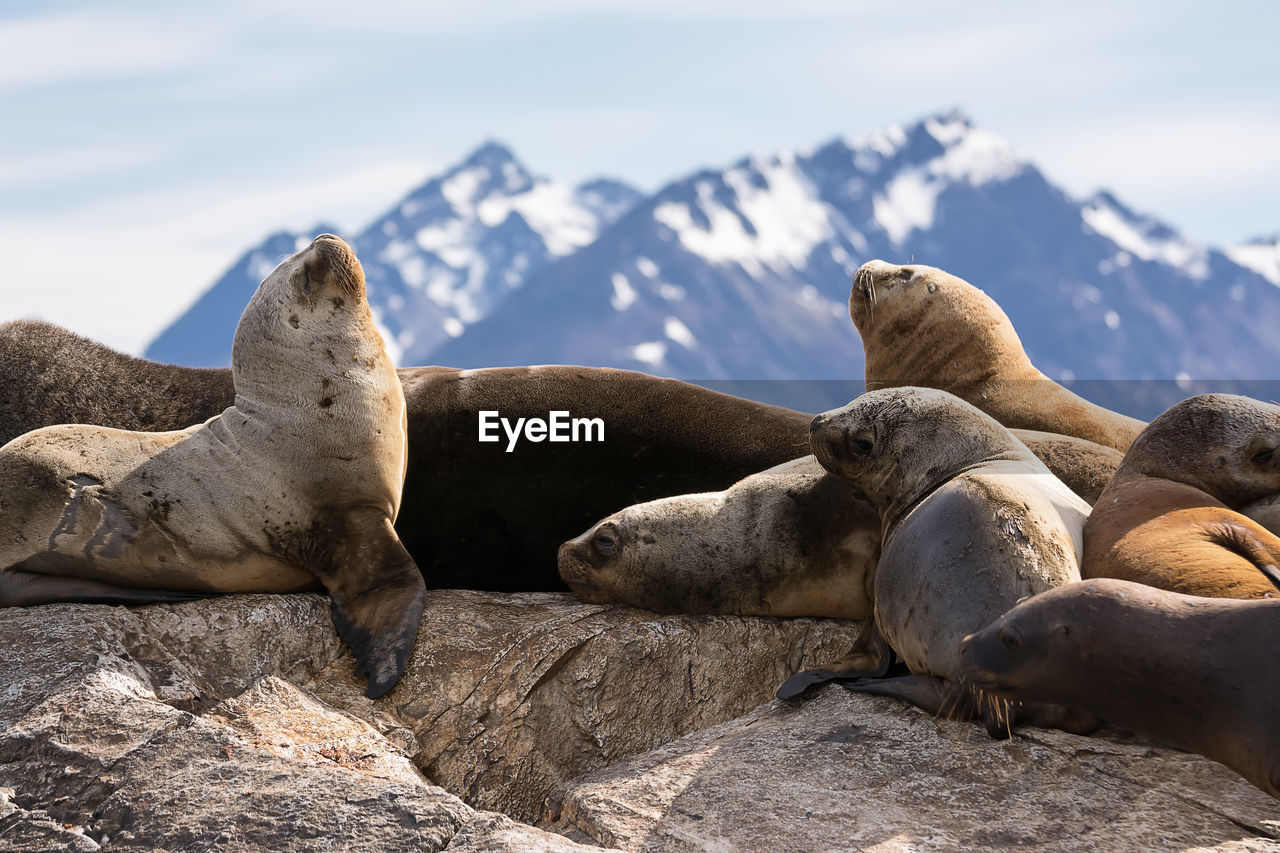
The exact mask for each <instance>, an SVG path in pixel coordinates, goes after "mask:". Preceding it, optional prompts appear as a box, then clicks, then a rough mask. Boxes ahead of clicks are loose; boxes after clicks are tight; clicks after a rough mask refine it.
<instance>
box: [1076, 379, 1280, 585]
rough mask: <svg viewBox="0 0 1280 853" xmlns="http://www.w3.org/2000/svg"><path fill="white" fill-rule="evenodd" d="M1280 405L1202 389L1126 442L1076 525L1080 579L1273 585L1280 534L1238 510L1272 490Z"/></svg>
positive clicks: (1276, 479)
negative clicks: (1080, 537) (1080, 531)
mask: <svg viewBox="0 0 1280 853" xmlns="http://www.w3.org/2000/svg"><path fill="white" fill-rule="evenodd" d="M1277 447H1280V407H1277V406H1273V405H1270V404H1268V403H1262V402H1259V401H1257V400H1252V399H1250V398H1248V397H1238V396H1235V395H1232V394H1203V395H1200V396H1198V397H1191V398H1189V399H1186V400H1183V401H1182V402H1180V403H1178V404H1176V405H1174V406H1172V407H1170V408H1169V409H1168V411H1166V412H1165V413H1164V414H1162V415H1160V416H1159V417H1158V418H1156V419H1155V420H1154V421H1152V422H1151V425H1150V426H1148V427H1147V428H1146V429H1145V430H1143V432H1142V434H1141V435H1139V436H1138V438H1137V439H1136V440H1135V441H1134V443H1133V446H1132V447H1130V448H1129V452H1128V453H1126V454H1125V456H1124V461H1123V462H1121V464H1120V468H1119V469H1118V470H1117V471H1116V475H1115V477H1114V478H1113V479H1112V480H1111V482H1110V483H1109V484H1108V485H1107V488H1106V489H1105V490H1104V491H1103V493H1102V496H1101V497H1100V498H1099V499H1098V502H1097V504H1096V505H1095V506H1094V509H1093V513H1092V514H1091V515H1090V516H1089V522H1088V523H1087V524H1086V525H1085V529H1084V561H1083V563H1082V564H1081V573H1082V574H1083V576H1084V577H1086V578H1120V579H1121V580H1129V581H1135V582H1137V583H1144V584H1147V585H1149V586H1156V587H1160V588H1161V589H1167V590H1171V591H1173V592H1181V593H1184V594H1186V595H1202V596H1210V597H1220V598H1269V597H1274V596H1276V595H1277V593H1278V592H1280V568H1278V567H1280V538H1277V537H1276V536H1275V534H1273V533H1271V532H1270V531H1268V530H1267V529H1266V528H1264V527H1263V526H1262V525H1260V524H1258V523H1257V522H1256V521H1254V520H1253V519H1251V518H1249V517H1247V516H1245V515H1243V514H1242V513H1241V512H1238V511H1237V510H1238V509H1241V508H1244V507H1246V506H1247V505H1249V504H1252V503H1254V502H1255V501H1258V500H1259V499H1261V498H1265V497H1266V496H1269V495H1272V494H1274V493H1275V492H1277V491H1280V453H1276V449H1277Z"/></svg>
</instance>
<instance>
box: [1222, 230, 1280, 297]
mask: <svg viewBox="0 0 1280 853" xmlns="http://www.w3.org/2000/svg"><path fill="white" fill-rule="evenodd" d="M1224 251H1225V252H1226V254H1227V257H1229V258H1231V260H1233V261H1235V262H1236V263H1237V264H1239V265H1240V266H1242V267H1245V268H1247V269H1251V270H1253V271H1254V272H1256V273H1257V274H1258V275H1260V276H1262V277H1263V278H1265V279H1266V280H1267V281H1269V282H1271V283H1272V284H1275V285H1280V234H1277V235H1276V236H1274V237H1259V238H1257V239H1254V240H1249V241H1247V242H1245V243H1241V244H1240V245H1238V246H1231V247H1229V248H1227V249H1225V250H1224Z"/></svg>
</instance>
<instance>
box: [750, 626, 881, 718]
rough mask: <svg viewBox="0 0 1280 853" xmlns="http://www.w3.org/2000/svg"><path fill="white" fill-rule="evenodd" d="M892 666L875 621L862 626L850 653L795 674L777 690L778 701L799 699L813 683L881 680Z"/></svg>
mask: <svg viewBox="0 0 1280 853" xmlns="http://www.w3.org/2000/svg"><path fill="white" fill-rule="evenodd" d="M892 663H893V649H891V648H889V644H888V643H886V642H885V640H884V637H882V636H880V630H879V629H878V628H876V621H875V619H868V620H867V621H866V622H864V623H862V631H861V632H860V633H859V634H858V639H856V640H854V641H853V648H851V649H850V650H849V653H848V654H847V655H845V656H844V657H842V658H841V659H840V660H838V661H836V662H835V663H828V664H824V665H822V666H819V667H816V668H814V669H806V670H805V671H803V672H797V673H796V674H795V675H793V676H791V677H790V678H788V679H787V680H786V681H784V682H783V683H782V686H781V687H779V688H778V692H777V694H776V695H777V697H778V698H779V699H791V698H792V697H794V696H799V695H800V694H801V693H803V692H804V691H806V690H808V689H809V688H810V687H812V686H813V685H815V684H825V683H826V682H828V681H848V680H850V679H858V678H883V677H884V675H885V673H887V672H888V671H889V665H890V664H892Z"/></svg>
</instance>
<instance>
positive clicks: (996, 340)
mask: <svg viewBox="0 0 1280 853" xmlns="http://www.w3.org/2000/svg"><path fill="white" fill-rule="evenodd" d="M849 317H850V318H851V319H852V320H853V324H854V325H855V326H856V327H857V329H858V334H860V335H861V336H862V346H863V350H864V352H865V354H866V381H867V390H868V391H874V390H875V389H877V388H892V387H897V386H903V385H914V386H923V387H930V388H941V389H943V390H944V391H949V392H951V393H952V394H955V395H956V396H958V397H960V398H961V399H964V400H966V401H968V402H969V403H972V404H973V405H975V406H977V407H978V408H979V409H982V410H983V411H984V412H986V413H987V414H989V415H991V416H992V417H994V418H995V419H996V420H998V421H999V422H1000V423H1002V424H1004V425H1005V426H1007V427H1022V428H1024V429H1034V430H1042V431H1044V432H1053V433H1061V434H1064V435H1074V436H1077V437H1079V438H1084V439H1088V440H1089V441H1092V442H1096V443H1097V444H1104V445H1106V446H1108V447H1113V448H1115V449H1116V450H1119V451H1121V452H1124V451H1125V450H1126V449H1127V448H1128V447H1129V444H1130V443H1131V442H1132V441H1133V439H1134V438H1135V437H1136V436H1137V435H1138V433H1140V432H1141V431H1142V429H1143V427H1144V426H1146V424H1144V423H1143V422H1142V421H1140V420H1137V419H1136V418H1130V417H1127V416H1125V415H1121V414H1119V413H1117V412H1113V411H1110V410H1109V409H1104V408H1102V407H1101V406H1096V405H1094V404H1093V403H1090V402H1089V401H1088V400H1085V399H1083V398H1082V397H1078V396H1076V395H1075V394H1073V393H1071V392H1070V391H1068V390H1067V389H1066V388H1063V387H1062V386H1061V385H1059V384H1058V383H1056V382H1054V381H1053V380H1051V379H1050V378H1049V377H1047V376H1045V375H1044V374H1043V373H1041V372H1040V371H1039V370H1037V369H1036V367H1035V365H1033V364H1032V363H1031V359H1029V358H1028V357H1027V354H1026V352H1025V351H1024V350H1023V348H1022V341H1021V340H1020V339H1019V338H1018V333H1017V332H1016V331H1015V330H1014V328H1013V324H1012V323H1011V322H1009V318H1008V316H1006V315H1005V313H1004V311H1002V310H1001V309H1000V306H999V305H997V304H996V303H995V301H994V300H992V299H991V298H990V297H989V296H987V295H986V294H985V293H983V292H982V291H981V290H979V289H978V288H976V287H974V286H973V285H971V284H969V283H968V282H966V281H964V280H963V279H960V278H957V277H956V276H953V275H951V274H950V273H947V272H945V271H943V270H940V269H937V268H936V267H927V266H921V265H919V264H910V265H907V266H896V265H894V264H890V263H886V262H884V261H868V262H867V263H865V264H863V265H862V266H861V267H860V268H859V269H858V271H857V273H856V274H854V277H853V287H852V289H851V291H850V293H849Z"/></svg>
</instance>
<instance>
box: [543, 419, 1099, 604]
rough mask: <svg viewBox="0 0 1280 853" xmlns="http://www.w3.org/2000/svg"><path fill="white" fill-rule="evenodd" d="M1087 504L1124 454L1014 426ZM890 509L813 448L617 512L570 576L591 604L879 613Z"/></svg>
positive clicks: (571, 561)
mask: <svg viewBox="0 0 1280 853" xmlns="http://www.w3.org/2000/svg"><path fill="white" fill-rule="evenodd" d="M1011 432H1012V433H1013V434H1014V435H1015V436H1016V437H1017V438H1019V439H1020V440H1021V441H1022V442H1023V443H1024V444H1026V445H1027V446H1028V448H1030V449H1031V451H1032V452H1033V453H1035V454H1036V456H1037V457H1039V458H1040V460H1041V461H1042V462H1044V463H1045V464H1046V465H1047V466H1048V467H1049V470H1050V471H1052V472H1053V473H1054V475H1055V476H1057V477H1059V479H1062V480H1063V481H1064V482H1065V483H1066V485H1067V486H1068V487H1069V488H1071V490H1072V491H1074V492H1076V493H1077V494H1079V495H1080V496H1081V497H1082V498H1084V499H1085V500H1086V502H1092V501H1093V500H1096V499H1097V496H1098V494H1099V493H1101V491H1102V489H1103V488H1104V487H1105V486H1106V484H1107V481H1108V480H1109V479H1110V478H1111V475H1112V473H1113V472H1114V471H1115V468H1116V466H1117V465H1118V464H1119V462H1120V458H1121V456H1120V453H1119V452H1118V451H1116V450H1113V449H1111V448H1110V447H1103V446H1101V445H1098V444H1094V443H1092V442H1089V441H1085V440H1084V439H1079V438H1073V437H1070V436H1061V435H1051V434H1049V433H1043V432H1036V431H1034V430H1011ZM879 554H880V517H879V515H878V514H877V513H876V510H875V508H874V507H873V506H871V504H870V503H869V502H868V501H867V500H866V498H865V497H863V496H862V495H861V494H860V493H859V492H858V491H857V490H856V489H851V488H849V486H848V485H847V484H845V483H844V482H843V481H841V480H839V479H837V478H836V477H834V476H832V475H831V474H828V473H827V472H826V471H825V470H824V469H823V468H822V467H821V466H820V465H819V464H818V461H817V460H816V459H815V458H814V457H813V456H806V457H804V458H802V459H797V460H794V461H791V462H786V463H783V464H782V465H778V466H776V467H774V468H770V469H769V470H767V471H763V472H761V473H759V474H753V475H751V476H750V477H747V478H745V479H743V480H739V481H738V482H737V483H735V484H734V485H733V486H731V487H729V488H728V489H727V490H725V491H722V492H709V493H704V494H694V495H681V496H677V497H669V498H660V499H658V500H656V501H649V502H648V503H642V504H637V505H635V506H631V507H627V508H626V509H624V510H621V511H619V512H616V513H614V514H613V515H611V516H609V517H607V518H605V519H603V520H602V521H600V522H598V523H597V524H595V525H594V526H593V527H591V528H590V529H589V530H587V532H585V533H583V534H582V535H581V536H578V537H577V538H575V539H572V540H570V541H568V542H566V543H565V544H564V545H562V546H560V576H561V577H562V578H563V579H564V581H565V582H566V583H567V584H568V585H569V588H570V589H572V590H573V591H574V592H576V593H577V594H578V597H579V598H582V599H583V600H585V601H592V602H597V603H605V602H609V603H614V604H627V605H630V606H632V607H643V608H645V609H647V610H654V611H658V612H668V613H736V614H743V615H747V614H750V615H758V616H825V617H833V618H847V619H865V618H866V617H867V616H869V615H870V602H871V579H872V578H873V577H874V575H875V564H876V560H877V559H878V558H879Z"/></svg>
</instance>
